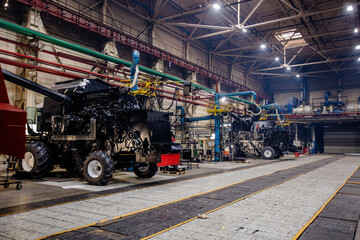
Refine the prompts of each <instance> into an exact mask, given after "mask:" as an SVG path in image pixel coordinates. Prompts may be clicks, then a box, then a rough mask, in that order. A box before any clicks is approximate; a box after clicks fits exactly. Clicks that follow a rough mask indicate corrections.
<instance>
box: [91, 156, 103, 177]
mask: <svg viewBox="0 0 360 240" xmlns="http://www.w3.org/2000/svg"><path fill="white" fill-rule="evenodd" d="M87 172H88V174H89V176H90V177H91V178H98V177H100V176H101V174H102V166H101V163H100V162H99V161H98V160H92V161H91V162H90V163H89V165H88V166H87Z"/></svg>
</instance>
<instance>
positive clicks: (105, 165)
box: [84, 151, 114, 185]
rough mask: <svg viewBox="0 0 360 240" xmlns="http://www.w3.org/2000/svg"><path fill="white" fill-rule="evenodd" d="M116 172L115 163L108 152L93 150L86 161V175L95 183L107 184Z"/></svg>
mask: <svg viewBox="0 0 360 240" xmlns="http://www.w3.org/2000/svg"><path fill="white" fill-rule="evenodd" d="M113 172H114V163H113V161H112V159H111V157H110V156H109V155H108V154H107V153H106V152H101V151H96V152H92V153H91V154H90V155H89V156H88V157H87V158H86V160H85V162H84V177H85V179H86V181H87V182H88V183H90V184H93V185H106V184H107V183H108V182H109V181H110V180H111V179H112V174H113Z"/></svg>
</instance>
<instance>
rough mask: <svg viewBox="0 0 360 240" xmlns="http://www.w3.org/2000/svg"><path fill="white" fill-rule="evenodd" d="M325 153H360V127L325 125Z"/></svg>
mask: <svg viewBox="0 0 360 240" xmlns="http://www.w3.org/2000/svg"><path fill="white" fill-rule="evenodd" d="M324 153H360V129H359V128H355V127H354V128H340V127H324Z"/></svg>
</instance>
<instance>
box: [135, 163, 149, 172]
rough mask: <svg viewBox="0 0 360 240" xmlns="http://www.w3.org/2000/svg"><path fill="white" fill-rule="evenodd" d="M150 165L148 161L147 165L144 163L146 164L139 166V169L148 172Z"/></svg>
mask: <svg viewBox="0 0 360 240" xmlns="http://www.w3.org/2000/svg"><path fill="white" fill-rule="evenodd" d="M149 167H150V163H148V164H147V165H144V166H141V167H138V170H139V171H140V172H146V171H147V170H148V169H149Z"/></svg>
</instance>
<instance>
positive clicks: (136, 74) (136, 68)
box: [130, 65, 139, 89]
mask: <svg viewBox="0 0 360 240" xmlns="http://www.w3.org/2000/svg"><path fill="white" fill-rule="evenodd" d="M138 77H139V67H138V65H136V66H135V74H134V79H133V81H132V83H131V85H130V89H133V88H134V87H135V85H136V83H137V81H138Z"/></svg>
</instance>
